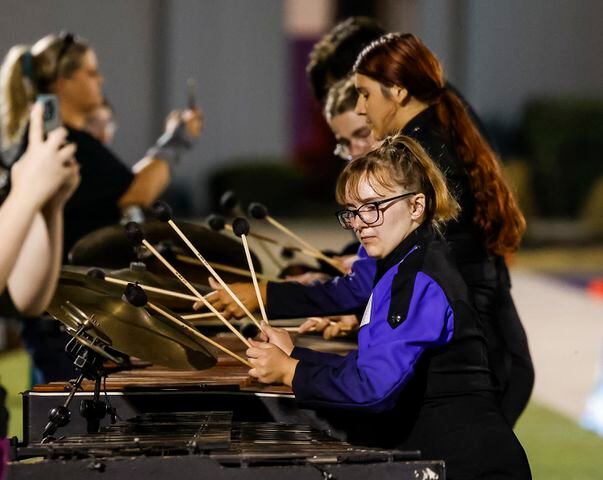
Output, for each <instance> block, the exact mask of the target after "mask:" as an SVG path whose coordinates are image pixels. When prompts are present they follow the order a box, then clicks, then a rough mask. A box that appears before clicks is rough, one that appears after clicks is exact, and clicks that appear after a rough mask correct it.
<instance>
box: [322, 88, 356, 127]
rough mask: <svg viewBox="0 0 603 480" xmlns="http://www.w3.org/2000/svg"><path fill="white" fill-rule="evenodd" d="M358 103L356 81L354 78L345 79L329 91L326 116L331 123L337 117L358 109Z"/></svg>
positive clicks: (325, 109)
mask: <svg viewBox="0 0 603 480" xmlns="http://www.w3.org/2000/svg"><path fill="white" fill-rule="evenodd" d="M357 101H358V92H357V91H356V86H355V85H354V79H353V78H352V77H347V78H344V79H343V80H340V81H339V82H337V83H335V84H334V85H333V86H332V87H331V88H330V89H329V93H328V94H327V100H326V102H325V108H324V115H325V117H326V118H327V120H329V121H330V120H331V119H332V118H333V117H336V116H337V115H341V114H342V113H345V112H349V111H353V110H354V109H355V108H356V102H357Z"/></svg>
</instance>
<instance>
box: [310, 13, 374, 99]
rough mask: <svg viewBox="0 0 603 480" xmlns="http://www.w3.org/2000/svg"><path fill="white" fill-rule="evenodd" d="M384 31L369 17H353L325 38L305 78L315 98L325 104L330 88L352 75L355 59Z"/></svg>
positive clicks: (311, 57)
mask: <svg viewBox="0 0 603 480" xmlns="http://www.w3.org/2000/svg"><path fill="white" fill-rule="evenodd" d="M383 34H385V30H384V29H383V28H382V27H381V26H380V25H379V24H378V23H377V22H376V20H374V19H373V18H369V17H350V18H348V19H346V20H344V21H343V22H340V23H338V24H337V25H335V27H333V28H332V29H331V30H330V31H329V32H328V33H327V34H325V35H324V36H323V37H322V38H321V39H320V40H319V41H318V42H317V43H316V44H315V45H314V48H313V49H312V52H311V53H310V59H309V61H308V65H307V67H306V74H307V75H308V80H309V82H310V88H311V90H312V94H313V95H314V98H315V99H316V100H317V101H318V102H320V103H321V104H323V103H324V101H325V99H326V97H327V94H328V92H329V88H331V86H332V85H333V84H334V83H336V82H337V81H339V80H342V79H343V78H345V77H347V76H348V75H349V74H350V72H351V71H352V67H353V66H354V62H355V61H356V57H358V54H359V53H360V52H361V51H362V49H363V48H364V47H366V46H367V45H368V44H369V43H371V42H372V41H373V40H376V39H377V38H379V37H380V36H381V35H383Z"/></svg>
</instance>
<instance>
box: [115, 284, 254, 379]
mask: <svg viewBox="0 0 603 480" xmlns="http://www.w3.org/2000/svg"><path fill="white" fill-rule="evenodd" d="M123 296H124V298H125V299H126V300H127V301H128V303H130V304H131V305H133V306H134V307H145V306H146V307H149V308H150V309H151V310H154V311H155V312H157V313H159V314H160V315H162V316H163V317H165V318H167V319H168V320H170V321H171V322H172V323H174V324H175V325H177V326H178V327H180V328H181V329H182V330H184V331H185V332H186V333H188V334H191V335H193V336H194V337H197V338H199V339H201V340H203V341H204V342H207V343H209V344H210V345H212V346H214V347H216V348H217V349H219V350H221V351H223V352H224V353H226V354H227V355H230V356H231V357H232V358H234V359H236V360H238V361H239V362H241V363H243V364H244V365H247V366H248V367H250V368H253V367H252V365H251V363H249V362H248V361H247V360H245V359H244V358H241V357H240V356H239V355H237V354H236V353H234V352H233V351H231V350H229V349H228V348H226V347H224V346H222V345H221V344H219V343H218V342H216V341H214V340H212V339H211V338H209V337H206V336H205V335H203V334H202V333H201V332H200V331H199V330H197V329H195V328H193V327H191V326H190V325H189V324H187V323H186V322H184V321H183V320H182V319H180V318H178V317H176V316H175V315H172V314H171V313H169V312H166V311H165V310H163V309H162V308H161V307H159V306H157V305H155V304H154V303H151V302H149V301H148V297H147V294H146V293H145V291H144V290H143V289H142V288H141V287H140V285H137V284H134V283H128V284H127V285H126V289H125V291H124V295H123Z"/></svg>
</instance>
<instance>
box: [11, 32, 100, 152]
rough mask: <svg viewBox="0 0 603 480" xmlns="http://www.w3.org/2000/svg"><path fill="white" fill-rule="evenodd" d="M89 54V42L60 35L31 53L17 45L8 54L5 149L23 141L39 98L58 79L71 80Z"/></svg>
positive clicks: (40, 42)
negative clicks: (84, 57)
mask: <svg viewBox="0 0 603 480" xmlns="http://www.w3.org/2000/svg"><path fill="white" fill-rule="evenodd" d="M66 42H69V43H66ZM88 50H89V46H88V44H87V42H86V41H84V40H82V39H80V38H74V37H73V36H69V35H62V34H61V35H47V36H45V37H44V38H42V39H40V40H38V41H37V42H36V43H35V44H34V45H33V46H32V47H31V49H30V48H29V47H28V46H27V45H16V46H14V47H12V48H11V49H10V50H9V51H8V53H7V55H6V57H5V58H4V61H3V62H2V67H0V117H1V118H0V130H1V133H2V146H3V148H8V147H10V146H12V145H14V144H15V143H17V142H19V141H20V139H21V135H22V133H23V128H24V127H25V125H26V123H27V115H28V113H29V108H30V106H31V104H32V103H33V102H34V101H35V99H36V96H37V95H38V94H40V93H49V92H50V91H51V89H52V86H53V84H54V82H55V80H56V79H57V78H64V77H69V76H70V75H71V74H72V73H73V72H75V71H76V70H77V69H78V68H80V67H81V60H82V57H83V56H84V54H85V53H86V52H87V51H88ZM59 57H60V58H59ZM24 67H25V68H24Z"/></svg>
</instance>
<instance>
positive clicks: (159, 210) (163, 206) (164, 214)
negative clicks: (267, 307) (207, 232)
mask: <svg viewBox="0 0 603 480" xmlns="http://www.w3.org/2000/svg"><path fill="white" fill-rule="evenodd" d="M151 208H152V210H153V212H154V213H155V215H156V217H157V218H158V219H159V220H160V221H162V222H166V223H168V224H169V225H170V226H171V227H172V228H173V229H174V231H175V232H176V233H177V234H178V236H179V237H180V238H181V239H182V241H183V242H184V243H185V244H186V245H187V246H188V248H190V249H191V251H192V252H193V254H194V255H195V256H196V257H197V258H198V259H199V261H200V262H201V263H202V264H203V266H204V267H205V268H207V270H209V273H211V275H212V276H213V277H214V278H215V279H216V280H217V281H218V283H219V284H220V285H221V286H222V288H223V289H224V290H225V291H226V292H227V293H228V294H229V295H230V296H231V298H232V299H233V300H234V301H235V303H236V304H237V305H238V306H239V307H241V309H242V310H243V312H245V314H246V315H247V316H248V317H249V318H250V319H251V321H253V322H254V323H255V324H256V325H257V326H258V328H260V329H261V326H260V323H259V322H258V321H257V319H256V318H255V317H254V316H253V315H252V314H251V312H250V311H249V309H248V308H247V307H246V306H245V304H244V303H243V302H241V300H239V298H238V297H237V296H236V295H235V294H234V292H233V291H232V290H231V289H230V287H229V286H228V285H227V284H226V282H224V280H222V278H221V277H220V275H218V273H217V272H216V271H215V270H214V268H213V267H212V266H211V265H210V264H209V262H208V261H207V260H205V258H203V256H202V255H201V254H200V253H199V251H198V250H197V249H196V248H195V246H194V245H193V244H192V243H191V242H190V240H189V239H188V238H187V237H186V235H185V234H184V233H183V232H182V230H180V228H179V227H178V225H176V224H175V223H174V221H173V220H172V209H171V208H170V207H169V205H168V204H167V203H165V202H155V203H154V204H153V206H152V207H151Z"/></svg>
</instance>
